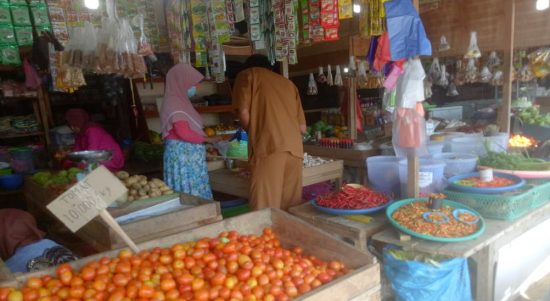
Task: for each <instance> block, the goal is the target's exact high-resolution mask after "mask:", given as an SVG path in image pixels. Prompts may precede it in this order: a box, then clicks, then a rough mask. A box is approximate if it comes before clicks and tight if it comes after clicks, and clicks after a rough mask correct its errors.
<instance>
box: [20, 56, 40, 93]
mask: <svg viewBox="0 0 550 301" xmlns="http://www.w3.org/2000/svg"><path fill="white" fill-rule="evenodd" d="M23 71H24V72H25V87H27V88H28V89H30V90H37V89H38V88H39V87H40V84H41V80H40V76H38V73H37V72H36V70H35V69H34V68H33V66H31V64H30V63H29V61H28V60H27V59H25V60H24V61H23Z"/></svg>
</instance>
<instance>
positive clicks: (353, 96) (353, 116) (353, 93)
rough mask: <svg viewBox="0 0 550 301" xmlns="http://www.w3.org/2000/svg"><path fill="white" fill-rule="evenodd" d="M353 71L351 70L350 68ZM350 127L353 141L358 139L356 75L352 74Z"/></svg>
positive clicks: (350, 78) (350, 83)
mask: <svg viewBox="0 0 550 301" xmlns="http://www.w3.org/2000/svg"><path fill="white" fill-rule="evenodd" d="M350 72H351V70H350ZM348 86H349V87H348V89H349V91H348V100H349V102H348V103H349V107H348V129H349V132H350V138H351V139H352V140H353V141H356V140H357V107H356V102H357V91H356V90H355V77H353V76H350V77H349V79H348Z"/></svg>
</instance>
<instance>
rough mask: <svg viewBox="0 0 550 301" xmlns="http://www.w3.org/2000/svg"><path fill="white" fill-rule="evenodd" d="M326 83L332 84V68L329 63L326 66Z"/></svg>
mask: <svg viewBox="0 0 550 301" xmlns="http://www.w3.org/2000/svg"><path fill="white" fill-rule="evenodd" d="M327 84H328V85H329V86H334V79H333V77H332V69H331V68H330V65H328V66H327Z"/></svg>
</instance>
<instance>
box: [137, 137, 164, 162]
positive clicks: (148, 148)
mask: <svg viewBox="0 0 550 301" xmlns="http://www.w3.org/2000/svg"><path fill="white" fill-rule="evenodd" d="M134 155H135V157H136V158H137V159H139V160H142V161H145V162H150V161H160V160H162V158H163V155H164V145H163V144H149V143H145V142H141V141H137V142H136V143H135V144H134Z"/></svg>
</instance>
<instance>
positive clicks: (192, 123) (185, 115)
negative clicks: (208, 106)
mask: <svg viewBox="0 0 550 301" xmlns="http://www.w3.org/2000/svg"><path fill="white" fill-rule="evenodd" d="M202 79H203V76H202V74H201V73H200V72H199V71H197V70H196V69H195V68H193V67H192V66H191V65H189V64H177V65H175V66H174V67H172V68H171V69H170V70H169V71H168V74H167V75H166V88H165V92H164V101H163V103H162V106H161V113H160V115H161V122H162V138H163V139H164V140H165V149H164V181H165V182H166V183H167V184H168V186H170V188H172V189H173V190H175V191H177V192H183V193H188V194H191V195H194V196H198V197H202V198H205V199H212V190H211V189H210V182H209V179H208V167H207V166H206V150H205V147H204V145H203V143H204V142H215V141H217V139H215V138H207V137H205V134H204V132H203V130H202V129H203V124H202V118H201V116H200V114H199V113H198V112H197V111H196V110H195V108H193V105H192V104H191V101H190V100H189V98H191V97H193V96H194V95H195V93H196V85H197V84H198V83H199V82H200V81H201V80H202Z"/></svg>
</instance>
